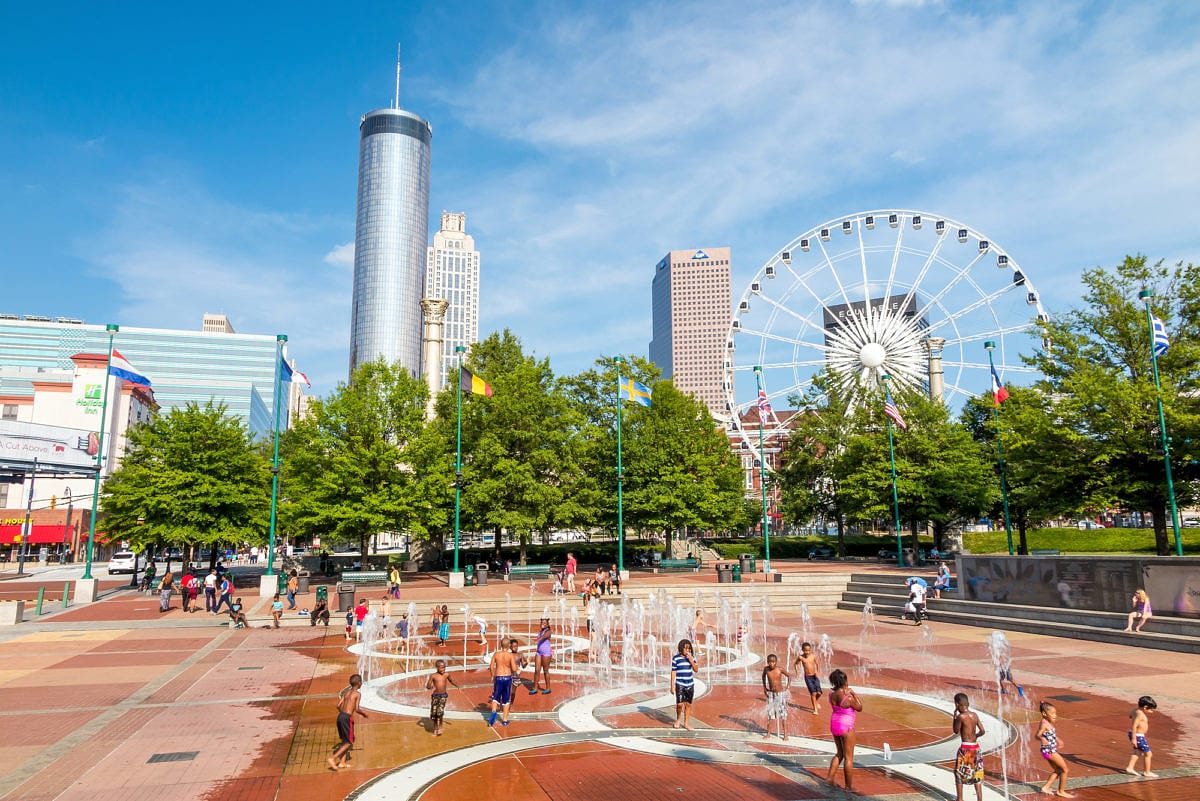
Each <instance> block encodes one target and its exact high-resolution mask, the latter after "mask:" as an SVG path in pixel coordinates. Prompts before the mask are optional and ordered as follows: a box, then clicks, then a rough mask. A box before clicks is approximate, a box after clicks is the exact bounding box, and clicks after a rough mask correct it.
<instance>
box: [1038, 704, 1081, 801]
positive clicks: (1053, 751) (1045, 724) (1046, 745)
mask: <svg viewBox="0 0 1200 801" xmlns="http://www.w3.org/2000/svg"><path fill="white" fill-rule="evenodd" d="M1039 710H1040V711H1041V713H1042V722H1041V724H1040V725H1039V726H1038V731H1037V738H1038V740H1039V741H1040V742H1041V751H1042V758H1043V759H1045V760H1046V761H1047V762H1049V763H1050V767H1051V768H1052V769H1053V770H1054V773H1053V774H1051V776H1050V778H1049V779H1047V780H1046V783H1045V784H1043V785H1042V792H1043V793H1045V794H1047V795H1056V796H1059V797H1060V798H1074V797H1075V796H1074V795H1072V794H1071V793H1068V792H1067V773H1068V770H1067V762H1066V760H1064V759H1063V758H1062V754H1060V753H1058V732H1057V731H1056V730H1055V728H1054V722H1055V721H1056V720H1057V719H1058V710H1057V709H1055V708H1054V704H1052V703H1050V702H1049V701H1042V704H1041V706H1040V707H1039ZM1056 779H1057V780H1058V790H1057V791H1051V790H1050V786H1051V785H1052V784H1054V781H1055V780H1056Z"/></svg>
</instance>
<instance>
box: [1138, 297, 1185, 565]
mask: <svg viewBox="0 0 1200 801" xmlns="http://www.w3.org/2000/svg"><path fill="white" fill-rule="evenodd" d="M1153 297H1154V290H1152V289H1143V290H1142V291H1141V292H1139V293H1138V298H1139V299H1140V300H1141V301H1142V303H1144V304H1145V306H1146V326H1147V327H1148V328H1149V329H1150V364H1151V366H1152V367H1153V368H1154V397H1155V399H1156V400H1157V401H1158V433H1159V435H1160V436H1161V437H1162V452H1163V466H1164V467H1165V468H1166V472H1167V498H1168V499H1169V500H1170V502H1171V526H1172V528H1173V529H1174V531H1175V555H1176V556H1183V540H1181V539H1180V538H1179V509H1178V508H1177V507H1176V505H1175V482H1174V481H1173V480H1172V479H1171V438H1170V437H1169V436H1167V418H1166V415H1164V414H1163V402H1162V385H1161V384H1160V383H1159V380H1158V353H1157V352H1156V351H1155V350H1154V316H1153V315H1152V314H1151V313H1150V299H1151V298H1153Z"/></svg>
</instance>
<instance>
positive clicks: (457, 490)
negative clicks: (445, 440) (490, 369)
mask: <svg viewBox="0 0 1200 801" xmlns="http://www.w3.org/2000/svg"><path fill="white" fill-rule="evenodd" d="M454 352H455V353H457V354H458V384H457V386H458V389H457V391H456V392H455V395H456V398H457V401H456V403H457V423H456V426H457V432H456V435H455V445H454V569H453V570H452V571H450V586H451V587H455V586H458V587H461V586H463V579H464V577H463V574H462V571H461V570H459V567H458V538H459V520H460V514H461V510H462V485H463V474H462V375H463V372H462V359H463V354H464V353H466V352H467V349H466V348H465V347H463V346H462V345H456V346H455V347H454Z"/></svg>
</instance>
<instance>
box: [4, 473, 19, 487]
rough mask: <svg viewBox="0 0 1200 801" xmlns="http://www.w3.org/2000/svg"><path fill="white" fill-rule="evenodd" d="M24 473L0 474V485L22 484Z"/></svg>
mask: <svg viewBox="0 0 1200 801" xmlns="http://www.w3.org/2000/svg"><path fill="white" fill-rule="evenodd" d="M24 483H25V474H24V473H7V474H0V484H24Z"/></svg>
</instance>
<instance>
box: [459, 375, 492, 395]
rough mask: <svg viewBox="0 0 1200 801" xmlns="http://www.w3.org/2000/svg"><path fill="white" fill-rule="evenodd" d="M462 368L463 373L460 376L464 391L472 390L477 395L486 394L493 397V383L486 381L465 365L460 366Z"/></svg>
mask: <svg viewBox="0 0 1200 801" xmlns="http://www.w3.org/2000/svg"><path fill="white" fill-rule="evenodd" d="M459 369H460V370H462V375H461V377H460V378H459V384H460V386H462V390H463V392H470V393H473V394H475V395H486V396H487V397H489V398H490V397H492V385H491V384H489V383H488V382H486V381H484V380H483V379H482V378H480V377H479V376H477V375H475V374H474V373H472V372H471V371H470V370H468V369H467V368H465V367H461V368H459Z"/></svg>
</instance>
